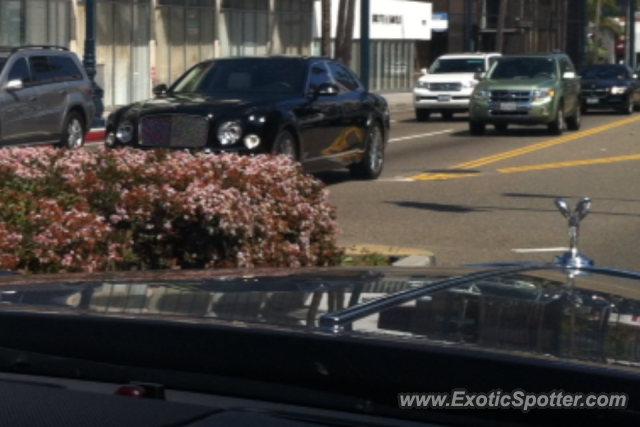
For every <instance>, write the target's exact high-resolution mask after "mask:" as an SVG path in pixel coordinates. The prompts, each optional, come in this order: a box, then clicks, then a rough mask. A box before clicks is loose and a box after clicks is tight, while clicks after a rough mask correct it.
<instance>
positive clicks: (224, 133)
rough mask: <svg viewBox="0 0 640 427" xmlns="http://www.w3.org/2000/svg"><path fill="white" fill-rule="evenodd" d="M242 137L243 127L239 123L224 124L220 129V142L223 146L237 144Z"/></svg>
mask: <svg viewBox="0 0 640 427" xmlns="http://www.w3.org/2000/svg"><path fill="white" fill-rule="evenodd" d="M241 137H242V126H240V123H239V122H237V121H234V122H224V123H222V124H221V125H220V127H219V128H218V140H219V141H220V144H222V145H231V144H235V143H236V142H238V141H239V140H240V138H241Z"/></svg>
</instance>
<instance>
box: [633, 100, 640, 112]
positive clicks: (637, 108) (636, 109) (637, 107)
mask: <svg viewBox="0 0 640 427" xmlns="http://www.w3.org/2000/svg"><path fill="white" fill-rule="evenodd" d="M633 109H634V110H635V111H640V101H638V102H637V103H636V105H635V106H634V107H633Z"/></svg>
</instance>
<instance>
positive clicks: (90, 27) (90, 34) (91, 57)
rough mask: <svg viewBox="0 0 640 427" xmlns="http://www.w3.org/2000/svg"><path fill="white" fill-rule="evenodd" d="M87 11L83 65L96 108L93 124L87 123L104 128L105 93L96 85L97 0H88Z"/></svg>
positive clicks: (85, 5)
mask: <svg viewBox="0 0 640 427" xmlns="http://www.w3.org/2000/svg"><path fill="white" fill-rule="evenodd" d="M84 7H85V9H84V11H85V38H84V59H83V65H84V68H85V69H86V70H87V75H88V76H89V80H91V86H92V88H93V104H94V105H95V107H96V117H95V118H94V119H93V123H87V126H91V127H103V126H104V118H102V114H103V113H104V104H103V103H102V98H103V96H104V91H103V90H102V88H101V87H100V86H98V85H97V84H96V80H95V78H96V73H97V71H96V0H86V1H85V3H84Z"/></svg>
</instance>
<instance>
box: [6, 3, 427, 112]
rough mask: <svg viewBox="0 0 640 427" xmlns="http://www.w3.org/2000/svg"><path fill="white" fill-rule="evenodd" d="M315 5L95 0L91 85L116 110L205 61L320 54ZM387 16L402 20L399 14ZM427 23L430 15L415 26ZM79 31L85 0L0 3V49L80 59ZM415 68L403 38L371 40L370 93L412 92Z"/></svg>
mask: <svg viewBox="0 0 640 427" xmlns="http://www.w3.org/2000/svg"><path fill="white" fill-rule="evenodd" d="M373 1H374V2H375V1H378V0H373ZM382 1H383V3H384V1H387V0H382ZM389 1H390V2H395V0H389ZM316 3H317V0H96V9H97V22H96V56H97V75H96V81H97V83H98V84H99V85H100V86H101V87H102V88H103V89H104V105H105V107H106V108H113V107H115V106H118V105H125V104H128V103H130V102H134V101H138V100H142V99H145V98H148V97H149V96H150V95H151V89H152V87H153V86H154V85H155V84H158V83H170V82H172V81H174V80H175V79H176V78H177V77H178V76H179V75H180V74H182V73H183V72H184V71H185V70H186V69H187V68H188V67H190V66H191V65H193V64H195V63H196V62H198V61H200V60H203V59H206V58H216V57H227V56H243V55H264V54H302V55H311V54H319V53H320V42H319V36H318V34H319V30H318V28H317V26H318V22H317V17H316V16H315V9H316V8H317V5H316ZM334 3H337V0H336V1H334ZM399 3H407V4H414V5H415V4H418V3H424V2H415V1H402V2H399ZM407 7H410V6H407ZM378 9H380V7H378ZM383 9H385V8H384V7H383ZM387 12H388V14H392V15H394V16H395V15H398V14H400V13H399V12H398V11H397V10H390V11H387ZM378 14H379V13H378ZM409 15H411V14H410V13H409ZM427 15H428V16H427ZM430 19H431V16H430V12H429V13H428V14H425V16H422V17H421V21H420V22H422V21H424V22H425V23H426V22H428V21H429V20H430ZM409 20H410V19H408V18H407V19H405V22H407V21H409ZM376 23H377V21H376ZM381 23H384V24H386V25H385V26H386V27H388V29H390V28H392V27H394V24H398V22H397V21H395V20H391V21H389V22H387V21H384V22H381ZM425 25H426V24H425ZM395 26H397V25H395ZM84 32H85V0H0V45H10V46H16V45H23V44H52V45H53V44H55V45H62V46H67V47H69V48H70V49H71V50H72V51H74V52H76V53H77V54H78V55H79V56H80V57H82V55H83V53H84V39H85V34H84ZM428 36H430V31H428V33H427V31H426V27H425V31H424V37H425V38H428ZM421 37H422V36H421ZM356 38H358V37H356ZM358 52H359V50H358V41H357V40H355V41H354V57H353V62H352V63H351V66H352V68H353V69H354V70H356V71H357V70H358V67H359V58H358ZM414 63H415V42H414V41H413V40H408V39H407V38H406V37H405V36H404V35H401V36H397V37H393V36H392V37H387V36H384V37H382V38H379V39H376V38H375V37H372V62H371V66H372V72H371V75H372V83H373V84H372V86H371V87H372V89H375V90H399V89H409V88H410V87H412V85H413V81H414V78H413V77H414V75H413V71H414V68H415V67H414Z"/></svg>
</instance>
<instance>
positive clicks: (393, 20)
mask: <svg viewBox="0 0 640 427" xmlns="http://www.w3.org/2000/svg"><path fill="white" fill-rule="evenodd" d="M371 22H372V23H374V24H395V25H402V15H378V14H376V15H373V16H372V17H371Z"/></svg>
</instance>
